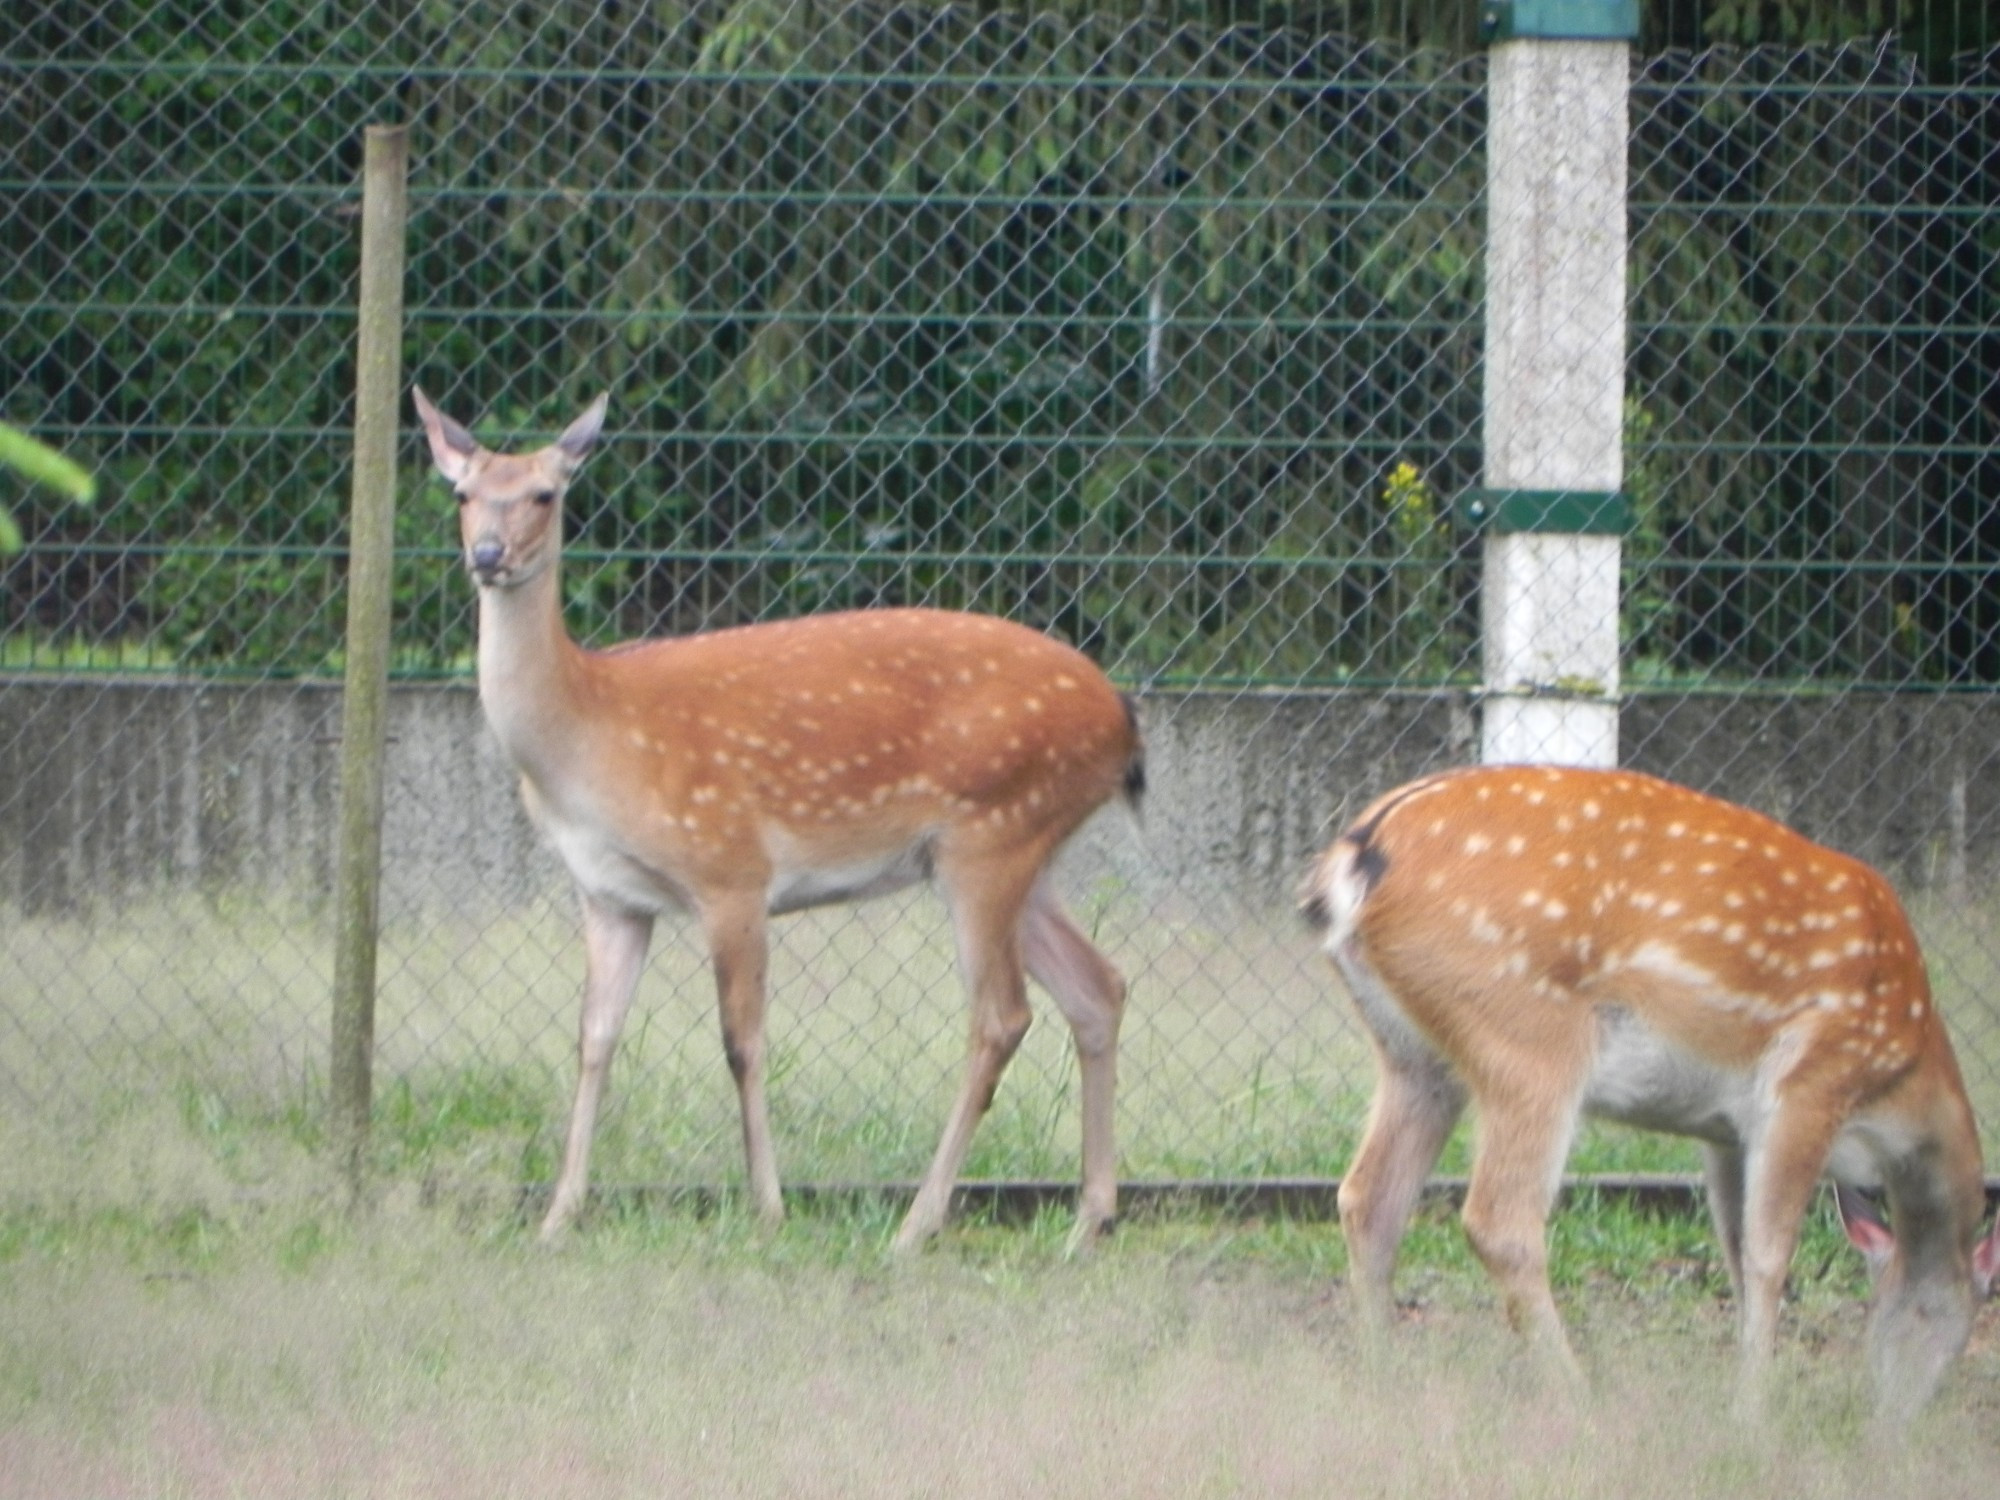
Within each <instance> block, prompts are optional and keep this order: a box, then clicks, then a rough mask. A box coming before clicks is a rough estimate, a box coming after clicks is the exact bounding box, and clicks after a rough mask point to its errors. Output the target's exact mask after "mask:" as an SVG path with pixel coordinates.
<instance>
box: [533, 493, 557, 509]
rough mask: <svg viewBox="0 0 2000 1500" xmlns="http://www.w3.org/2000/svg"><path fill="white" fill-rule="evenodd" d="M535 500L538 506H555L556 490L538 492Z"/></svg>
mask: <svg viewBox="0 0 2000 1500" xmlns="http://www.w3.org/2000/svg"><path fill="white" fill-rule="evenodd" d="M533 499H534V502H535V504H537V505H554V504H555V503H556V492H555V491H554V490H536V491H535V493H534V496H533Z"/></svg>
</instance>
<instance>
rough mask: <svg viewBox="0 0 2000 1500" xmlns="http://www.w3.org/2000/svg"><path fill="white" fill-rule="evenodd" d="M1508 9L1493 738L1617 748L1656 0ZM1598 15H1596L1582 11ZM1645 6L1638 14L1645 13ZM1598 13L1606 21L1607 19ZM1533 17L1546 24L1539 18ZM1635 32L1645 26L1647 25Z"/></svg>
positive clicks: (1485, 506)
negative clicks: (1635, 217) (1633, 304)
mask: <svg viewBox="0 0 2000 1500" xmlns="http://www.w3.org/2000/svg"><path fill="white" fill-rule="evenodd" d="M1531 4H1532V0H1517V3H1516V4H1515V5H1514V6H1503V7H1489V9H1490V10H1493V9H1497V10H1501V11H1503V12H1505V16H1504V19H1503V21H1502V23H1501V26H1500V29H1499V35H1498V36H1497V37H1496V40H1495V45H1494V47H1493V50H1492V55H1491V66H1490V71H1489V84H1488V101H1489V102H1488V117H1487V119H1488V123H1487V157H1488V168H1487V170H1488V190H1487V276H1486V392H1485V432H1484V440H1485V450H1486V461H1485V482H1486V492H1485V493H1484V494H1483V495H1482V496H1481V497H1479V501H1478V503H1477V504H1476V505H1475V506H1474V510H1475V512H1476V513H1477V514H1478V516H1479V518H1480V520H1481V522H1482V524H1484V525H1485V527H1486V530H1487V535H1486V541H1485V553H1484V575H1483V580H1482V599H1481V613H1482V623H1483V627H1484V631H1485V642H1484V677H1485V689H1486V690H1485V702H1484V713H1483V715H1482V718H1481V745H1480V750H1481V756H1482V758H1483V759H1484V760H1486V761H1488V762H1494V761H1551V762H1559V763H1562V764H1567V765H1592V766H1608V765H1615V764H1616V763H1617V759H1618V564H1619V534H1620V532H1621V531H1622V530H1623V526H1624V523H1623V504H1622V501H1621V498H1620V496H1619V489H1620V486H1621V484H1622V482H1623V478H1624V468H1623V460H1622V455H1621V451H1620V450H1621V441H1622V435H1623V434H1622V429H1623V412H1624V401H1625V241H1626V218H1625V154H1626V142H1627V138H1628V135H1629V125H1628V123H1627V119H1628V117H1627V109H1626V97H1627V92H1628V80H1629V76H1630V48H1629V43H1628V40H1626V39H1623V37H1621V36H1620V30H1619V28H1621V27H1623V26H1626V25H1629V26H1630V27H1631V31H1632V32H1636V29H1637V26H1636V22H1637V14H1636V7H1634V6H1630V5H1620V4H1619V3H1618V0H1603V3H1590V0H1584V3H1572V4H1569V5H1567V6H1564V7H1561V16H1560V18H1559V20H1558V22H1557V24H1556V26H1555V28H1554V29H1556V30H1558V31H1561V32H1570V31H1576V30H1581V31H1583V32H1584V33H1585V36H1584V38H1581V39H1579V38H1577V37H1575V36H1572V35H1568V34H1564V35H1558V36H1554V37H1551V36H1547V35H1545V34H1535V32H1534V26H1535V19H1536V18H1537V16H1540V17H1542V18H1546V16H1547V14H1548V12H1547V10H1546V9H1544V10H1542V11H1539V12H1537V11H1535V10H1533V9H1531ZM1579 17H1581V24H1579ZM1628 17H1629V20H1628V19H1627V18H1628ZM1594 28H1595V29H1594ZM1520 29H1526V30H1527V31H1528V32H1529V33H1530V34H1527V35H1522V34H1520ZM1628 35H1629V33H1628Z"/></svg>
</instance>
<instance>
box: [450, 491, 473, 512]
mask: <svg viewBox="0 0 2000 1500" xmlns="http://www.w3.org/2000/svg"><path fill="white" fill-rule="evenodd" d="M451 498H452V499H454V500H456V501H457V502H458V508H459V509H460V510H464V509H465V503H466V501H468V500H470V499H471V498H472V496H470V495H468V494H466V492H465V491H464V490H453V491H452V492H451Z"/></svg>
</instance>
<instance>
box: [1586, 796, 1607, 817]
mask: <svg viewBox="0 0 2000 1500" xmlns="http://www.w3.org/2000/svg"><path fill="white" fill-rule="evenodd" d="M1603 811H1604V809H1603V808H1601V807H1599V806H1598V805H1597V799H1596V798H1594V797H1586V798H1585V799H1584V803H1583V815H1584V816H1585V817H1586V818H1595V817H1598V816H1600V815H1601V814H1602V813H1603Z"/></svg>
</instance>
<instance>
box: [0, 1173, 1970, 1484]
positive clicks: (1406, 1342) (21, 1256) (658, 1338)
mask: <svg viewBox="0 0 2000 1500" xmlns="http://www.w3.org/2000/svg"><path fill="white" fill-rule="evenodd" d="M316 1192H317V1190H316V1185H315V1183H314V1182H313V1181H312V1180H311V1178H310V1177H309V1176H308V1177H305V1178H302V1179H301V1180H299V1181H297V1182H295V1183H293V1184H292V1185H291V1189H290V1190H289V1191H287V1192H284V1193H282V1194H278V1195H276V1196H275V1197H273V1196H265V1197H262V1198H259V1199H256V1200H251V1199H247V1198H244V1197H240V1196H238V1197H234V1198H232V1197H228V1196H224V1197H219V1198H214V1199H210V1200H207V1201H185V1200H184V1201H179V1202H170V1201H168V1200H166V1199H157V1200H155V1201H154V1202H153V1203H152V1204H151V1205H149V1206H147V1207H144V1208H137V1209H135V1208H131V1207H123V1208H115V1207H105V1206H99V1207H70V1208H52V1207H49V1206H47V1205H42V1206H23V1205H18V1204H17V1205H15V1206H12V1207H10V1208H8V1209H6V1210H5V1211H4V1212H0V1475H5V1476H6V1478H5V1479H4V1481H0V1491H4V1492H5V1493H6V1494H7V1495H9V1496H10V1497H18V1500H38V1497H43V1496H51V1497H53V1496H73V1495H76V1494H80V1493H90V1494H94V1495H101V1496H107V1497H116V1496H126V1495H133V1496H138V1495H145V1496H187V1497H206V1496H227V1495H236V1494H252V1493H271V1492H282V1493H286V1494H289V1495H301V1496H318V1495H327V1496H335V1495H350V1494H394V1495H404V1494H411V1495H438V1496H458V1495H468V1496H469V1495H478V1496H494V1495H515V1494H520V1495H535V1496H538V1497H550V1496H554V1497H560V1496H565V1495H592V1496H600V1495H612V1496H615V1495H625V1494H634V1495H636V1494H648V1495H653V1494H661V1493H699V1494H726V1495H746V1496H748V1495H788V1496H791V1495H800V1496H843V1495H870V1496H877V1495H930V1494H940V1493H953V1494H964V1495H970V1496H981V1495H1015V1494H1022V1493H1037V1494H1048V1495H1055V1496H1061V1495H1090V1496H1121V1495H1131V1496H1181V1495H1185V1496H1211V1495H1234V1494H1256V1495H1292V1494H1297V1495H1307V1494H1310V1495H1324V1494H1385V1495H1386V1494H1406V1493H1420V1492H1421V1493H1430V1492H1436V1491H1440V1490H1442V1491H1445V1492H1449V1493H1457V1494H1467V1495H1482V1496H1483V1495H1504V1496H1515V1495H1519V1496H1543V1495H1575V1494H1600V1493H1602V1494H1613V1493H1615V1494H1621V1495H1632V1496H1651V1495H1674V1496H1682V1495H1687V1494H1703V1495H1725V1496H1727V1495H1765V1494H1780V1493H1782V1494H1787V1495H1792V1494H1796V1495H1861V1494H1869V1495H1878V1494H1883V1493H1889V1494H1903V1493H1907V1494H1915V1493H1923V1494H1925V1495H1935V1496H1951V1495H1960V1494H1964V1495H1971V1494H1974V1493H1984V1492H1985V1487H1986V1486H1988V1485H1989V1484H1990V1476H1991V1474H1992V1472H1994V1465H1995V1463H1996V1462H2000V1424H1996V1422H1995V1421H1994V1420H1993V1419H1994V1417H1995V1416H1996V1415H2000V1397H1997V1396H1996V1388H2000V1347H1996V1339H1995V1337H1994V1335H1995V1331H1996V1330H1995V1327H1994V1323H1993V1320H1992V1319H1991V1318H1990V1317H1989V1319H1988V1321H1987V1322H1986V1323H1985V1324H1983V1325H1982V1328H1981V1331H1980V1333H1979V1336H1978V1338H1977V1341H1976V1344H1975V1348H1974V1350H1973V1352H1972V1354H1971V1356H1970V1358H1969V1359H1968V1361H1967V1364H1966V1366H1965V1367H1964V1369H1963V1370H1962V1371H1961V1372H1960V1374H1959V1376H1958V1377H1957V1378H1956V1379H1955V1380H1954V1381H1953V1383H1952V1384H1951V1386H1950V1387H1949V1388H1948V1391H1947V1394H1946V1396H1945V1397H1944V1399H1943V1400H1942V1401H1941V1402H1940V1403H1939V1405H1938V1407H1937V1408H1936V1409H1935V1410H1934V1411H1933V1412H1932V1413H1931V1414H1930V1415H1929V1416H1928V1417H1927V1418H1926V1419H1925V1424H1924V1426H1923V1427H1922V1429H1921V1430H1920V1432H1919V1434H1918V1438H1917V1440H1916V1441H1915V1442H1914V1443H1913V1444H1912V1445H1911V1446H1910V1447H1909V1448H1908V1449H1907V1450H1905V1451H1891V1452H1886V1453H1885V1452H1879V1451H1873V1450H1870V1449H1869V1448H1868V1447H1867V1446H1866V1445H1865V1443H1864V1439H1863V1437H1862V1433H1861V1424H1860V1418H1861V1399H1860V1398H1861V1392H1860V1384H1859V1382H1860V1377H1859V1373H1858V1369H1857V1360H1856V1359H1855V1354H1856V1339H1857V1337H1858V1332H1859V1321H1860V1315H1859V1304H1858V1303H1857V1302H1855V1301H1854V1300H1853V1293H1854V1272H1853V1269H1852V1266H1851V1263H1850V1262H1848V1261H1846V1260H1838V1259H1837V1260H1832V1261H1829V1262H1828V1263H1827V1264H1826V1265H1825V1266H1821V1264H1820V1262H1819V1259H1818V1257H1817V1255H1816V1254H1815V1253H1814V1251H1813V1250H1812V1249H1809V1251H1808V1253H1806V1254H1804V1255H1802V1256H1801V1257H1800V1269H1801V1275H1800V1277H1799V1278H1798V1282H1797V1291H1798V1296H1797V1300H1796V1303H1795V1305H1794V1307H1793V1308H1792V1309H1791V1310H1790V1313H1789V1315H1788V1324H1787V1339H1786V1346H1785V1351H1784V1355H1783V1365H1782V1371H1781V1382H1780V1400H1779V1411H1778V1414H1777V1418H1776V1422H1775V1425H1774V1428H1773V1430H1772V1431H1771V1432H1769V1433H1766V1434H1762V1435H1755V1434H1748V1433H1745V1432H1743V1431H1741V1430H1739V1429H1738V1428H1736V1427H1735V1426H1734V1425H1733V1424H1732V1423H1731V1422H1730V1421H1729V1420H1728V1418H1727V1416H1726V1413H1725V1393H1726V1391H1727V1388H1728V1381H1729V1368H1730V1355H1729V1339H1730V1328H1729V1319H1728V1311H1727V1308H1726V1306H1724V1305H1723V1303H1722V1302H1721V1301H1720V1300H1719V1299H1718V1295H1717V1288H1716V1284H1715V1275H1714V1270H1713V1265H1712V1258H1711V1257H1709V1256H1708V1255H1707V1252H1706V1250H1705V1249H1704V1248H1703V1246H1702V1245H1701V1244H1699V1243H1691V1237H1692V1238H1693V1239H1695V1240H1699V1238H1700V1237H1699V1235H1698V1231H1691V1230H1690V1227H1689V1226H1688V1225H1687V1224H1685V1223H1684V1222H1682V1221H1680V1220H1678V1219H1665V1220H1662V1219H1657V1218H1654V1217H1651V1216H1648V1215H1645V1214H1641V1213H1635V1212H1630V1211H1627V1210H1622V1209H1612V1208H1608V1207H1603V1206H1600V1207H1599V1208H1598V1209H1597V1210H1595V1211H1592V1212H1580V1213H1572V1214H1567V1215H1565V1216H1564V1217H1563V1219H1562V1220H1561V1221H1559V1222H1560V1223H1561V1224H1562V1225H1563V1226H1564V1227H1563V1228H1562V1229H1561V1230H1560V1232H1559V1233H1558V1235H1557V1236H1556V1245H1555V1254H1556V1262H1557V1274H1558V1280H1559V1281H1560V1282H1561V1283H1562V1286H1563V1288H1564V1290H1563V1291H1562V1292H1561V1295H1562V1296H1563V1298H1564V1300H1565V1303H1566V1305H1567V1306H1568V1308H1569V1311H1570V1318H1571V1324H1572V1328H1573V1330H1574V1332H1575V1333H1576V1336H1577V1339H1578V1343H1579V1345H1580V1348H1581V1350H1582V1352H1583V1354H1584V1357H1585V1360H1586V1363H1587V1364H1588V1365H1589V1366H1590V1367H1591V1369H1592V1372H1593V1377H1594V1383H1595V1392H1594V1394H1593V1396H1592V1397H1591V1398H1590V1399H1588V1400H1586V1401H1585V1402H1583V1403H1582V1404H1580V1405H1576V1406H1569V1405H1565V1404H1564V1403H1562V1402H1558V1401H1555V1400H1553V1399H1551V1396H1550V1393H1548V1392H1546V1391H1544V1390H1542V1389H1540V1388H1539V1386H1538V1385H1537V1383H1536V1382H1535V1380H1534V1379H1533V1378H1532V1372H1531V1371H1530V1370H1529V1369H1528V1368H1527V1367H1526V1366H1525V1364H1524V1362H1523V1361H1522V1360H1521V1358H1520V1351H1519V1350H1518V1349H1517V1348H1516V1347H1515V1345H1514V1343H1513V1341H1512V1340H1511V1338H1510V1337H1509V1336H1508V1335H1507V1334H1506V1333H1505V1331H1504V1329H1503V1328H1502V1327H1501V1326H1500V1320H1499V1318H1498V1315H1497V1313H1496V1312H1495V1311H1494V1309H1493V1306H1492V1299H1491V1297H1490V1295H1489V1294H1488V1292H1487V1289H1486V1287H1485V1284H1484V1281H1483V1279H1482V1278H1481V1277H1480V1276H1479V1275H1478V1274H1477V1273H1476V1271H1474V1270H1473V1268H1472V1267H1471V1266H1470V1264H1469V1262H1468V1261H1467V1258H1466V1256H1465V1253H1464V1250H1463V1241H1462V1237H1461V1236H1459V1235H1457V1233H1456V1230H1455V1227H1454V1226H1452V1225H1451V1224H1450V1223H1449V1220H1448V1218H1447V1217H1446V1216H1444V1215H1442V1214H1439V1213H1430V1214H1427V1215H1426V1216H1425V1218H1424V1221H1423V1222H1422V1223H1420V1224H1419V1226H1418V1228H1417V1232H1416V1233H1415V1234H1414V1235H1413V1237H1412V1242H1411V1245H1410V1248H1409V1252H1408V1272H1407V1274H1406V1275H1405V1277H1404V1278H1403V1290H1404V1293H1405V1295H1406V1298H1407V1299H1408V1303H1407V1308H1406V1315H1405V1319H1404V1326H1403V1327H1401V1328H1400V1329H1399V1330H1398V1340H1397V1348H1396V1351H1395V1355H1394V1358H1393V1360H1392V1361H1391V1363H1390V1365H1389V1366H1388V1367H1387V1368H1386V1369H1383V1370H1372V1369H1369V1368H1366V1367H1364V1366H1363V1365H1362V1364H1361V1363H1359V1362H1358V1360H1357V1357H1356V1350H1355V1341H1354V1335H1353V1330H1352V1328H1351V1326H1350V1319H1349V1313H1348V1308H1347V1305H1346V1299H1345V1294H1344V1292H1343V1291H1342V1290H1341V1288H1340V1286H1339V1280H1338V1278H1339V1276H1340V1272H1341V1269H1342V1255H1341V1250H1340V1242H1339V1235H1338V1232H1337V1230H1335V1229H1334V1228H1333V1227H1332V1226H1330V1225H1327V1224H1323V1223H1301V1222H1297V1221H1291V1220H1284V1219H1276V1220H1269V1221H1247V1222H1246V1221H1241V1220H1232V1219H1223V1218H1218V1217H1216V1216H1214V1215H1209V1214H1202V1213H1188V1212H1184V1211H1178V1210H1171V1211H1169V1210H1163V1211H1161V1212H1158V1213H1155V1214H1149V1215H1146V1216H1143V1217H1142V1218H1140V1219H1139V1220H1137V1221H1135V1222H1130V1223H1127V1224H1126V1225H1124V1226H1122V1227H1121V1229H1120V1231H1119V1233H1118V1234H1117V1235H1116V1236H1115V1237H1114V1238H1113V1239H1112V1241H1111V1242H1110V1243H1109V1244H1107V1245H1106V1246H1104V1247H1102V1248H1101V1249H1100V1250H1099V1251H1097V1252H1096V1253H1094V1254H1092V1255H1090V1256H1087V1257H1084V1258H1082V1259H1081V1260H1069V1259H1066V1258H1065V1257H1064V1255H1063V1252H1062V1240H1063V1235H1064V1232H1065V1230H1066V1228H1067V1224H1066V1216H1065V1215H1064V1214H1062V1213H1049V1214H1045V1215H1043V1216H1040V1217H1039V1218H1037V1219H1036V1220H1035V1221H1034V1222H1033V1223H1031V1224H1029V1225H1027V1226H1025V1227H1021V1226H1015V1227H997V1226H993V1225H990V1224H986V1223H982V1222H977V1221H975V1222H971V1223H963V1224H960V1225H958V1226H955V1227H954V1228H953V1229H951V1230H950V1231H948V1232H947V1234H946V1235H945V1236H944V1238H943V1240H942V1242H941V1243H940V1244H939V1245H937V1246H936V1247H935V1248H934V1249H933V1250H932V1251H931V1252H930V1253H928V1254H926V1255H924V1256H923V1257H920V1258H919V1259H917V1260H916V1261H914V1262H912V1263H897V1262H892V1261H890V1260H889V1259H888V1258H887V1257H886V1255H885V1253H884V1245H885V1244H886V1241H887V1237H888V1234H889V1231H890V1229H891V1227H892V1222H891V1221H892V1215H891V1213H890V1212H889V1211H888V1210H886V1209H885V1208H883V1207H882V1206H881V1205H877V1204H871V1203H868V1202H866V1201H862V1202H858V1203H849V1204H846V1205H842V1206H836V1207H828V1208H821V1209H817V1210H812V1211H807V1212H798V1213H794V1214H793V1215H792V1217H791V1218H790V1219H789V1220H788V1222H787V1223H786V1225H785V1226H784V1227H783V1228H782V1229H781V1230H779V1231H778V1232H776V1233H775V1234H765V1233H762V1232H760V1231H759V1230H758V1228H757V1227H756V1226H755V1224H754V1223H753V1222H752V1221H751V1220H750V1219H749V1218H748V1217H747V1215H746V1214H745V1213H744V1212H743V1211H742V1210H741V1209H740V1207H738V1206H736V1205H734V1204H725V1205H724V1206H723V1207H722V1208H720V1209H719V1210H717V1211H715V1212H712V1213H705V1214H691V1213H684V1212H660V1211H655V1210H652V1209H648V1208H643V1207H641V1208H634V1209H630V1210H627V1211H622V1212H611V1213H602V1214H599V1215H597V1216H596V1217H595V1219H594V1220H593V1221H592V1223H591V1225H590V1227H589V1229H588V1231H587V1232H586V1233H584V1234H582V1235H581V1236H579V1237H578V1238H577V1239H576V1240H574V1241H573V1242H572V1243H571V1245H570V1246H569V1247H568V1248H567V1249H566V1250H564V1251H563V1252H561V1253H559V1254H553V1255H552V1254H548V1253H544V1252H539V1251H537V1250H536V1249H535V1248H534V1247H533V1246H532V1245H531V1243H530V1242H529V1238H528V1235H527V1231H526V1229H525V1227H524V1226H523V1225H521V1224H520V1223H518V1222H517V1221H514V1220H513V1219H511V1218H509V1217H506V1216H500V1217H498V1218H496V1217H492V1216H489V1215H485V1214H473V1215H467V1214H464V1213H461V1212H460V1211H458V1209H456V1208H455V1207H453V1206H452V1205H449V1204H442V1205H438V1206H433V1207H424V1206H422V1205H421V1204H420V1202H419V1201H418V1197H417V1195H416V1194H414V1193H410V1192H399V1193H395V1194H392V1195H391V1196H390V1198H389V1199H388V1200H387V1201H386V1202H384V1203H383V1204H382V1205H381V1206H380V1207H379V1208H378V1209H377V1211H376V1212H374V1213H373V1214H372V1215H370V1216H368V1217H367V1218H365V1219H363V1220H361V1221H358V1222H351V1221H349V1220H347V1219H345V1218H343V1217H341V1216H339V1215H337V1214H335V1213H333V1212H331V1211H330V1210H329V1209H328V1208H327V1207H326V1205H325V1202H324V1201H323V1200H321V1199H319V1198H318V1197H317V1196H316ZM1586 1226H1587V1227H1586ZM1824 1233H1825V1232H1824V1231H1822V1232H1821V1234H1820V1239H1821V1240H1822V1241H1823V1239H1824ZM1690 1265H1691V1266H1692V1269H1689V1266H1690Z"/></svg>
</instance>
